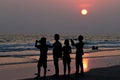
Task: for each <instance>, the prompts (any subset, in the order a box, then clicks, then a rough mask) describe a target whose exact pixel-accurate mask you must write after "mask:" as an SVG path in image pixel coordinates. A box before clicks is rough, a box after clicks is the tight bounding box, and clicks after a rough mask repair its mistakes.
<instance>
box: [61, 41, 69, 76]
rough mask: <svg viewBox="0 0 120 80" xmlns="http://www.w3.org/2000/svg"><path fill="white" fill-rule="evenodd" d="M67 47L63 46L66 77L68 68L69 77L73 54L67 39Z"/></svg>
mask: <svg viewBox="0 0 120 80" xmlns="http://www.w3.org/2000/svg"><path fill="white" fill-rule="evenodd" d="M64 44H65V46H63V49H62V50H63V65H64V75H66V68H67V67H68V75H70V69H71V68H70V62H71V58H70V53H71V47H70V45H69V40H68V39H66V40H65V42H64Z"/></svg>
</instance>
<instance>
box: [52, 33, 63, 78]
mask: <svg viewBox="0 0 120 80" xmlns="http://www.w3.org/2000/svg"><path fill="white" fill-rule="evenodd" d="M54 39H55V42H54V44H53V45H52V47H53V60H54V66H55V76H58V75H59V65H58V60H59V58H61V57H62V44H61V43H60V42H59V39H60V36H59V34H55V35H54Z"/></svg>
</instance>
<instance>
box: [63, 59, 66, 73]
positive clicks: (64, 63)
mask: <svg viewBox="0 0 120 80" xmlns="http://www.w3.org/2000/svg"><path fill="white" fill-rule="evenodd" d="M63 65H64V75H66V62H65V60H63Z"/></svg>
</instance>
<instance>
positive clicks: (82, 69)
mask: <svg viewBox="0 0 120 80" xmlns="http://www.w3.org/2000/svg"><path fill="white" fill-rule="evenodd" d="M80 67H81V72H80V74H81V75H83V74H84V68H83V62H81V63H80Z"/></svg>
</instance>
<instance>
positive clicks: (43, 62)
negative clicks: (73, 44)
mask: <svg viewBox="0 0 120 80" xmlns="http://www.w3.org/2000/svg"><path fill="white" fill-rule="evenodd" d="M35 47H36V48H38V49H40V58H39V61H38V64H37V69H38V73H37V77H36V78H38V77H40V71H41V69H40V68H41V67H42V66H43V68H44V77H45V76H46V68H47V52H48V45H46V38H45V37H42V38H41V40H39V41H37V40H36V41H35Z"/></svg>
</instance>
